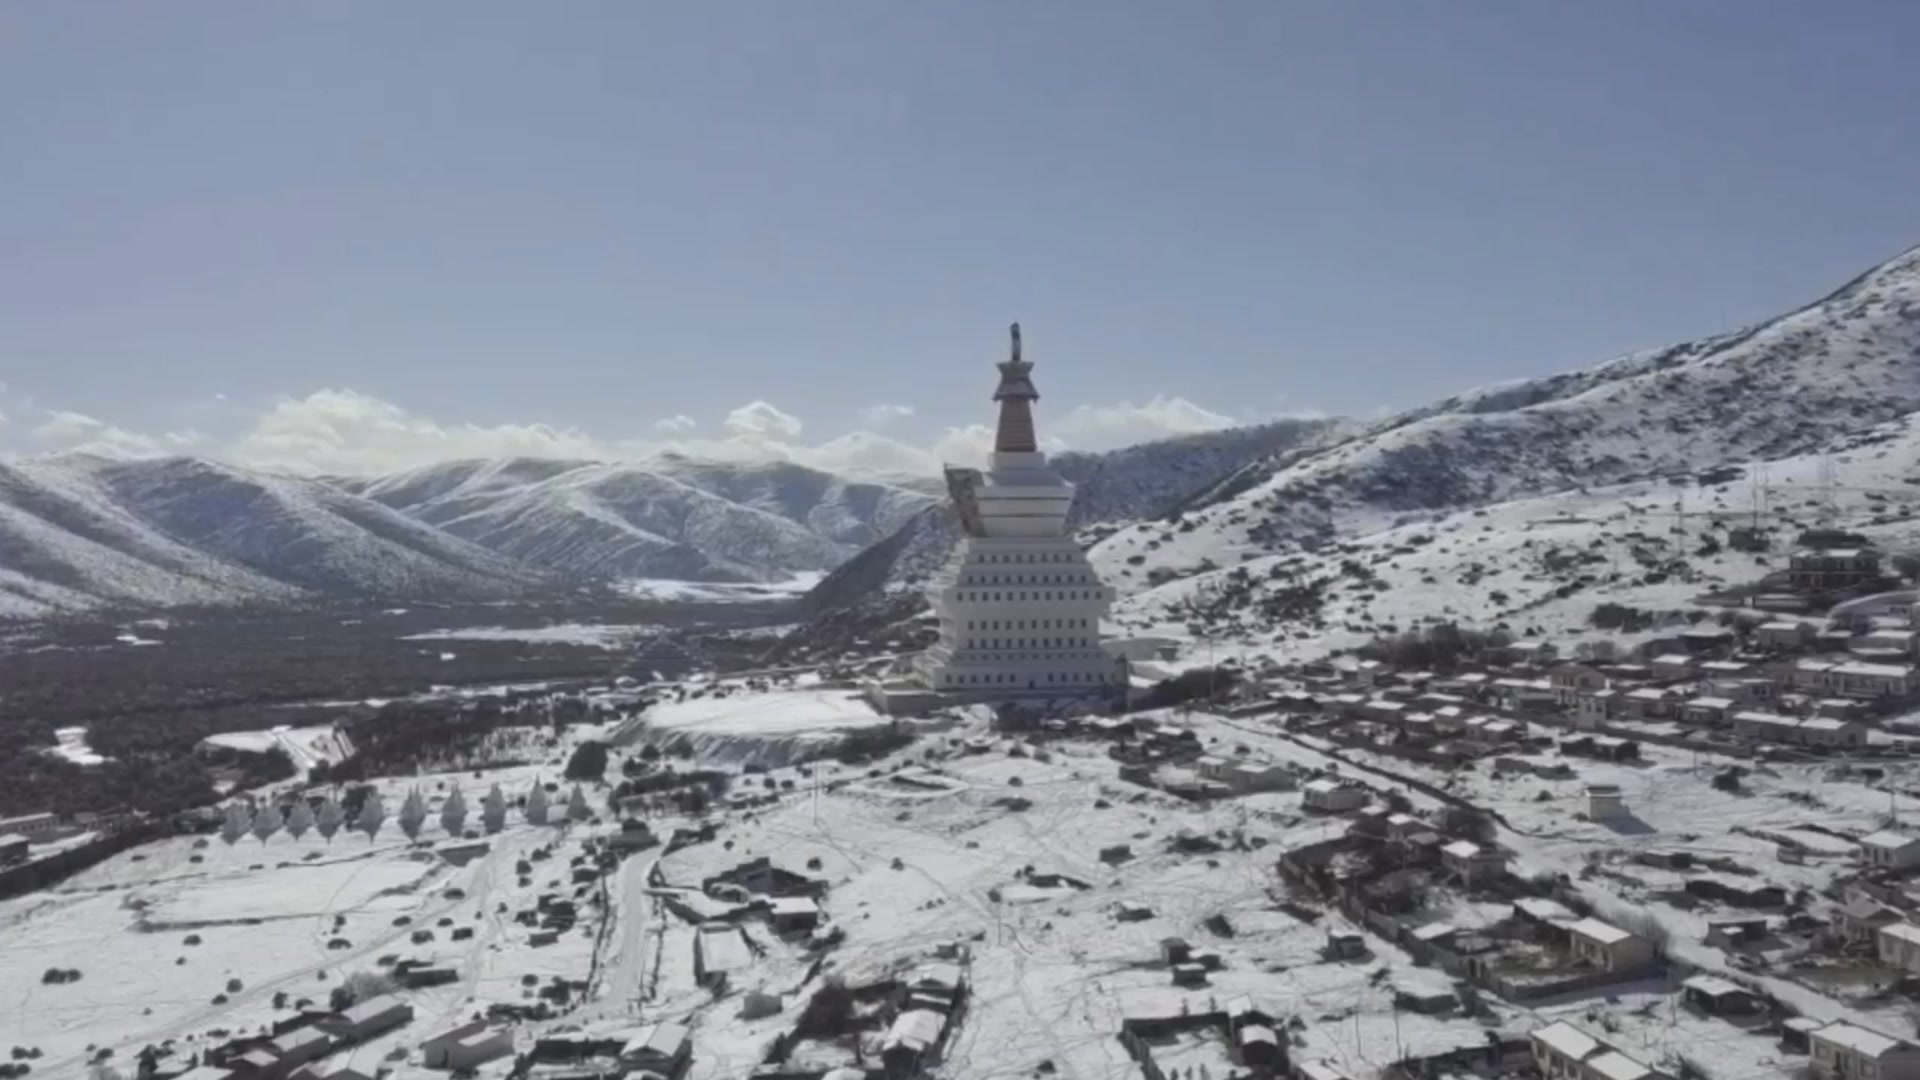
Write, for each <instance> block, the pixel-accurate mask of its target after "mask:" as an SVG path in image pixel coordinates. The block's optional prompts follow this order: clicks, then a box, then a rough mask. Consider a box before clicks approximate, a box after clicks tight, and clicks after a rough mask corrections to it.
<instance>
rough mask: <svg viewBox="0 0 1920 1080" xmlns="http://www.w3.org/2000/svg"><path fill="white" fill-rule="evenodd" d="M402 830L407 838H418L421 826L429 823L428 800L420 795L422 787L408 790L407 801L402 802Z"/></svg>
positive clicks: (400, 820) (400, 819)
mask: <svg viewBox="0 0 1920 1080" xmlns="http://www.w3.org/2000/svg"><path fill="white" fill-rule="evenodd" d="M398 820H399V822H400V831H401V832H403V833H406V834H407V839H409V840H418V839H419V838H420V827H421V826H422V825H425V824H426V823H427V800H426V799H424V798H422V797H421V796H420V789H419V788H414V789H413V790H412V791H409V792H407V798H406V801H405V802H403V803H401V804H400V817H399V819H398Z"/></svg>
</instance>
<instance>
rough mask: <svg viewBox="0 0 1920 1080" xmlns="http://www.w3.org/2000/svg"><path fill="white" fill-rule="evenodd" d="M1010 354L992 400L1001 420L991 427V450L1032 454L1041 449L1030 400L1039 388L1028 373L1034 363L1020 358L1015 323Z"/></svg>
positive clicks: (1035, 396)
mask: <svg viewBox="0 0 1920 1080" xmlns="http://www.w3.org/2000/svg"><path fill="white" fill-rule="evenodd" d="M1012 334H1013V353H1012V356H1011V358H1010V359H1008V360H1006V361H1005V362H1004V363H1002V364H1000V365H999V367H1000V386H999V387H998V388H997V389H995V390H994V392H993V400H995V401H997V402H999V403H1000V423H999V426H998V427H997V428H995V430H994V434H993V450H994V453H997V454H1031V453H1033V452H1035V451H1037V450H1039V449H1040V446H1039V441H1038V440H1037V439H1036V438H1035V437H1034V433H1033V403H1034V402H1036V401H1038V400H1040V391H1038V390H1035V389H1034V388H1033V380H1032V379H1031V378H1029V377H1028V376H1029V375H1030V373H1031V372H1032V371H1033V365H1032V364H1030V363H1028V362H1026V361H1025V360H1022V359H1020V324H1019V323H1014V324H1013V328H1012Z"/></svg>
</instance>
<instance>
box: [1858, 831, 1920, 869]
mask: <svg viewBox="0 0 1920 1080" xmlns="http://www.w3.org/2000/svg"><path fill="white" fill-rule="evenodd" d="M1860 858H1861V860H1862V861H1863V862H1865V863H1866V864H1867V865H1868V866H1877V867H1883V868H1885V869H1889V870H1907V869H1911V868H1912V867H1914V866H1916V865H1920V837H1913V836H1907V835H1905V834H1904V833H1897V832H1885V831H1882V832H1877V833H1868V834H1867V835H1866V836H1863V837H1861V838H1860Z"/></svg>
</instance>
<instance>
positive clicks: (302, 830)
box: [287, 795, 313, 840]
mask: <svg viewBox="0 0 1920 1080" xmlns="http://www.w3.org/2000/svg"><path fill="white" fill-rule="evenodd" d="M311 828H313V804H312V803H310V802H308V801H307V799H306V796H304V795H302V796H299V797H297V798H295V799H294V800H293V809H292V810H291V811H289V812H288V814H287V832H288V833H289V834H290V835H291V836H292V837H293V838H294V839H295V840H298V839H300V838H301V837H302V836H305V835H306V834H307V830H308V829H311Z"/></svg>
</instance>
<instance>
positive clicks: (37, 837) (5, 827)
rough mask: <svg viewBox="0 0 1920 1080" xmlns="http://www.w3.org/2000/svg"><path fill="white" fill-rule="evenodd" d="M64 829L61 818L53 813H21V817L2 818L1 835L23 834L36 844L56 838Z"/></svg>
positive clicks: (0, 821)
mask: <svg viewBox="0 0 1920 1080" xmlns="http://www.w3.org/2000/svg"><path fill="white" fill-rule="evenodd" d="M64 831H65V830H64V829H63V828H62V826H61V824H60V819H59V818H58V817H55V816H54V815H52V814H21V815H20V816H19V817H10V818H0V835H7V834H11V835H13V836H23V837H26V838H27V840H29V841H31V842H32V843H35V844H44V843H46V842H48V841H50V840H56V839H58V838H59V835H60V833H62V832H64Z"/></svg>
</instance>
